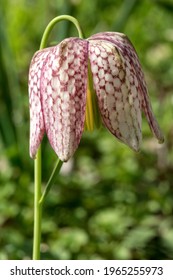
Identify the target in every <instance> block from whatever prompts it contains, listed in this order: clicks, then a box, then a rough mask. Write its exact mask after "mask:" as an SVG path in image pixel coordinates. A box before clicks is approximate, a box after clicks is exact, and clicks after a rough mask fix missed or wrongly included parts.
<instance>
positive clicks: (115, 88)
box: [29, 32, 163, 161]
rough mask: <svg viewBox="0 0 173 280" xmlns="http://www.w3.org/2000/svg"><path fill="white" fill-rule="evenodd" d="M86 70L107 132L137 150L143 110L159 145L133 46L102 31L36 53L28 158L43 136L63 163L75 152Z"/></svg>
mask: <svg viewBox="0 0 173 280" xmlns="http://www.w3.org/2000/svg"><path fill="white" fill-rule="evenodd" d="M89 68H90V70H91V73H92V82H93V85H92V87H93V89H94V91H95V92H94V94H96V96H97V102H98V107H99V111H100V115H101V119H102V122H103V123H104V124H105V126H106V127H107V128H108V130H109V131H110V132H111V133H112V134H113V135H114V136H115V137H116V138H118V139H119V140H120V141H122V142H124V143H125V144H127V145H128V146H129V147H131V148H132V149H133V150H135V151H138V150H139V147H140V144H141V139H142V133H141V111H143V112H144V114H145V116H146V118H147V121H148V123H149V126H150V128H151V130H152V132H153V134H154V135H155V136H156V138H158V140H159V142H163V135H162V133H161V131H160V128H159V126H158V123H157V121H156V120H155V118H154V115H153V111H152V108H151V104H150V101H149V97H148V93H147V87H146V83H145V79H144V75H143V72H142V70H141V65H140V63H139V59H138V56H137V54H136V51H135V49H134V47H133V46H132V44H131V42H130V41H129V40H128V38H127V37H126V36H125V35H124V34H121V33H116V32H104V33H98V34H95V35H93V36H92V37H90V38H89V39H86V40H85V39H79V38H68V39H65V40H64V41H62V42H61V43H60V44H58V45H56V46H54V47H50V48H46V49H42V50H40V51H38V52H36V53H35V55H34V57H33V59H32V61H31V65H30V70H29V101H30V155H31V157H32V158H34V157H35V155H36V152H37V150H38V147H39V145H40V143H41V141H42V138H43V135H44V133H45V132H46V134H47V137H48V139H49V142H50V144H51V146H52V148H53V149H54V151H55V152H56V154H57V155H58V157H59V158H60V159H61V160H62V161H67V160H68V159H69V158H70V157H72V155H73V154H74V152H75V151H76V149H77V147H78V145H79V142H80V139H81V137H82V132H83V130H84V124H85V121H86V106H87V94H88V91H89V90H90V88H89V84H90V83H88V79H89V77H88V69H89Z"/></svg>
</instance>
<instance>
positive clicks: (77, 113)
mask: <svg viewBox="0 0 173 280" xmlns="http://www.w3.org/2000/svg"><path fill="white" fill-rule="evenodd" d="M87 46H88V42H87V41H85V40H81V39H78V38H70V39H66V40H64V41H62V42H61V43H60V44H59V45H58V46H56V47H54V48H53V49H52V51H51V52H50V53H49V56H48V59H47V62H46V65H45V66H44V70H43V76H42V78H41V96H42V101H43V114H44V121H45V128H46V132H47V135H48V139H49V142H50V144H51V146H52V148H53V149H54V151H55V152H56V154H57V155H58V157H59V158H60V159H61V160H62V161H67V160H68V159H69V158H70V157H71V156H72V155H73V154H74V152H75V151H76V149H77V147H78V145H79V142H80V139H81V136H82V132H83V129H84V120H85V107H86V87H87V64H88V62H87Z"/></svg>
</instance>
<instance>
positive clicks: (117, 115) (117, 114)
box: [89, 40, 141, 151]
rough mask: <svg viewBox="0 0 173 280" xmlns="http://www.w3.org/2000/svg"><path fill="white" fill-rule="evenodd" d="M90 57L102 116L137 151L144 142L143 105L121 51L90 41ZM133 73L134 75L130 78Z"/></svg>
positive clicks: (106, 43)
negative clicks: (127, 70)
mask: <svg viewBox="0 0 173 280" xmlns="http://www.w3.org/2000/svg"><path fill="white" fill-rule="evenodd" d="M89 59H90V63H91V71H92V73H93V81H94V87H95V90H96V94H97V97H98V102H99V108H100V111H101V115H102V119H103V122H104V123H105V125H106V126H107V128H108V129H109V130H110V132H111V133H112V134H114V135H115V136H116V137H117V138H118V139H119V140H121V141H122V142H124V143H126V144H127V145H128V146H130V147H131V148H132V149H134V150H136V151H137V150H138V149H139V146H140V143H141V108H140V106H141V104H140V100H139V97H138V89H137V85H134V84H133V86H132V85H131V81H130V79H131V78H132V79H134V78H135V75H134V73H133V72H132V71H131V72H130V73H129V76H127V74H126V69H125V66H124V63H123V62H122V59H121V57H120V55H119V52H118V51H117V50H116V49H115V47H114V46H113V45H112V44H111V43H109V42H104V41H102V42H100V41H97V40H95V41H89ZM130 75H131V76H132V77H131V78H130Z"/></svg>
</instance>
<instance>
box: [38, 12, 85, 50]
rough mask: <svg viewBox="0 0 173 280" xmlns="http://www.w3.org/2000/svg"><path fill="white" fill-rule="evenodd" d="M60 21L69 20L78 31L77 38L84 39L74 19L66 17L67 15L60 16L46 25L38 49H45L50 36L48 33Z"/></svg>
mask: <svg viewBox="0 0 173 280" xmlns="http://www.w3.org/2000/svg"><path fill="white" fill-rule="evenodd" d="M62 20H69V21H71V22H72V23H73V24H74V25H75V26H76V28H77V30H78V33H79V38H82V39H83V38H84V34H83V32H82V29H81V27H80V25H79V22H78V21H77V19H75V18H74V17H72V16H68V15H62V16H58V17H56V18H54V19H53V20H51V21H50V22H49V24H48V26H47V27H46V29H45V31H44V33H43V37H42V40H41V44H40V49H43V48H45V46H46V44H47V41H48V37H49V35H50V32H51V31H52V29H53V27H54V25H55V24H56V23H58V22H60V21H62Z"/></svg>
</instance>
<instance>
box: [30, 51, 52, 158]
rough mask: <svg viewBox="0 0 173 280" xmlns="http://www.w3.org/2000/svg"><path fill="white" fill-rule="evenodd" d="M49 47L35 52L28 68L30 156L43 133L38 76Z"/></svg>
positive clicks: (35, 150)
mask: <svg viewBox="0 0 173 280" xmlns="http://www.w3.org/2000/svg"><path fill="white" fill-rule="evenodd" d="M48 53H49V49H44V50H41V51H38V52H36V53H35V55H34V57H33V58H32V61H31V64H30V69H29V81H28V85H29V105H30V156H31V157H32V158H34V157H35V155H36V152H37V149H38V147H39V145H40V143H41V140H42V138H43V135H44V120H43V112H42V105H41V98H40V78H41V75H42V68H43V65H44V63H45V60H46V58H47V56H48Z"/></svg>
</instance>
